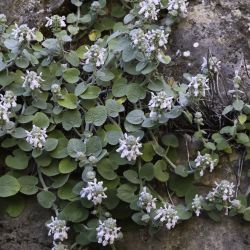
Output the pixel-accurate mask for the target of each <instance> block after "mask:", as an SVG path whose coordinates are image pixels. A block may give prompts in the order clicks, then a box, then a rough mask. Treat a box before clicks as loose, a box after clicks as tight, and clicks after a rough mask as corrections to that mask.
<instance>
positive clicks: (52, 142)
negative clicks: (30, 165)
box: [44, 138, 58, 152]
mask: <svg viewBox="0 0 250 250" xmlns="http://www.w3.org/2000/svg"><path fill="white" fill-rule="evenodd" d="M57 145H58V140H57V139H55V138H48V139H47V140H46V142H45V145H44V149H45V151H47V152H50V151H53V150H54V149H55V148H56V147H57Z"/></svg>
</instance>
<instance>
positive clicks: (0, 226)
mask: <svg viewBox="0 0 250 250" xmlns="http://www.w3.org/2000/svg"><path fill="white" fill-rule="evenodd" d="M50 216H51V215H50V212H49V211H48V210H45V209H42V208H41V207H40V206H39V205H38V204H37V201H34V200H33V201H29V203H28V204H26V208H25V210H24V212H23V213H22V215H21V216H20V217H18V218H12V219H10V218H8V217H4V218H1V217H0V235H1V236H0V249H1V250H49V249H51V247H50V246H51V242H52V239H49V237H48V236H47V235H48V231H47V229H46V227H45V222H46V221H47V220H49V219H50Z"/></svg>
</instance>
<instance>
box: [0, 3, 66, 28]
mask: <svg viewBox="0 0 250 250" xmlns="http://www.w3.org/2000/svg"><path fill="white" fill-rule="evenodd" d="M63 3H64V0H1V1H0V13H3V14H5V15H6V16H7V19H8V22H9V23H14V22H15V23H18V24H22V23H27V24H29V25H30V26H35V27H38V26H41V25H42V24H44V22H45V17H46V16H50V15H51V13H52V12H54V11H56V10H58V9H59V8H60V7H62V6H63Z"/></svg>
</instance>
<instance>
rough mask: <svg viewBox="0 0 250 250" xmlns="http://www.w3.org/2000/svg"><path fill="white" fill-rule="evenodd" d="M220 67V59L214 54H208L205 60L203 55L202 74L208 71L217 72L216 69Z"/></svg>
mask: <svg viewBox="0 0 250 250" xmlns="http://www.w3.org/2000/svg"><path fill="white" fill-rule="evenodd" d="M220 68H221V61H219V60H218V58H217V57H215V56H210V57H209V59H208V60H207V58H206V57H203V63H202V65H201V71H202V72H203V73H204V74H207V73H208V71H209V72H211V73H214V74H216V73H218V71H219V70H220Z"/></svg>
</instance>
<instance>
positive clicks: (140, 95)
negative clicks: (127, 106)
mask: <svg viewBox="0 0 250 250" xmlns="http://www.w3.org/2000/svg"><path fill="white" fill-rule="evenodd" d="M126 95H127V97H128V100H129V101H130V102H132V103H136V102H138V101H139V100H140V99H144V98H145V97H146V90H145V89H144V88H143V87H142V86H140V85H139V84H138V83H131V84H129V85H128V86H127V94H126Z"/></svg>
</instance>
